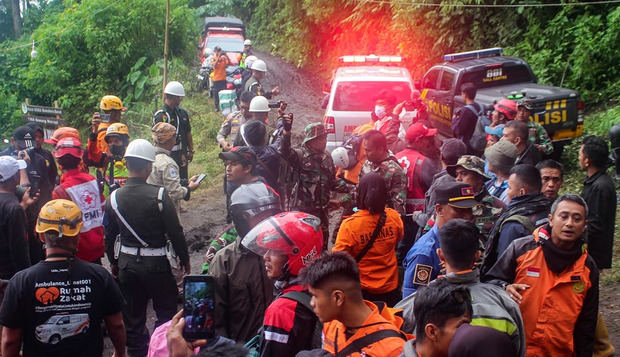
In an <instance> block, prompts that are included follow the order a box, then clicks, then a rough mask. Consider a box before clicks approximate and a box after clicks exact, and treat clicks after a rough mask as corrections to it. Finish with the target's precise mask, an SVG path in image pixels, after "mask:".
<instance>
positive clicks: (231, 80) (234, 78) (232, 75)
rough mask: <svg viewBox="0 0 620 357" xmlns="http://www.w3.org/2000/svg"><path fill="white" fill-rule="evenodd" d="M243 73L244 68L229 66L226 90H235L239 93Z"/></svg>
mask: <svg viewBox="0 0 620 357" xmlns="http://www.w3.org/2000/svg"><path fill="white" fill-rule="evenodd" d="M242 71H243V68H241V67H239V66H229V67H227V68H226V89H234V90H235V92H237V93H238V92H239V90H240V88H241V72H242Z"/></svg>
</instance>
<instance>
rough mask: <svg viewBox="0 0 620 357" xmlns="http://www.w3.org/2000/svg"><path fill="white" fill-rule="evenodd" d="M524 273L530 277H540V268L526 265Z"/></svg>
mask: <svg viewBox="0 0 620 357" xmlns="http://www.w3.org/2000/svg"><path fill="white" fill-rule="evenodd" d="M525 275H527V276H531V277H534V278H538V277H540V268H536V267H528V268H527V272H526V273H525Z"/></svg>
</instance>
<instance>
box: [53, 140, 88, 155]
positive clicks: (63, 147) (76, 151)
mask: <svg viewBox="0 0 620 357" xmlns="http://www.w3.org/2000/svg"><path fill="white" fill-rule="evenodd" d="M83 153H84V149H82V143H81V142H80V140H79V139H76V138H74V137H70V136H69V137H65V138H62V139H60V140H59V141H58V143H57V144H56V148H55V149H54V156H55V157H56V158H59V157H62V156H65V155H71V156H73V157H75V158H78V159H81V158H82V154H83Z"/></svg>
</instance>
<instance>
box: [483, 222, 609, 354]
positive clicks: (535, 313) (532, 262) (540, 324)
mask: <svg viewBox="0 0 620 357" xmlns="http://www.w3.org/2000/svg"><path fill="white" fill-rule="evenodd" d="M547 230H548V228H547V226H542V227H539V228H537V229H536V230H535V231H534V234H533V236H527V237H524V238H520V239H517V240H515V241H513V242H512V243H511V244H510V246H509V247H508V248H507V249H506V251H505V252H504V254H503V255H502V257H501V258H500V260H498V262H497V263H496V264H495V265H494V266H493V268H491V270H490V271H489V273H488V274H487V276H486V278H487V280H488V279H489V278H490V279H491V280H492V281H491V282H499V281H503V282H505V283H509V284H527V285H529V286H530V287H529V288H528V289H526V290H524V291H523V292H521V295H522V296H523V300H522V302H521V304H520V305H519V307H520V308H521V315H522V316H523V324H524V326H525V341H526V345H527V351H526V355H527V356H531V357H534V356H571V355H574V356H592V347H593V343H594V331H595V329H596V321H597V317H598V269H597V268H596V265H595V263H594V260H593V259H592V257H590V256H589V255H588V253H587V250H585V249H584V250H583V253H582V254H581V255H580V256H579V257H578V258H577V260H576V261H574V262H573V263H572V264H570V265H569V266H568V267H566V268H565V269H564V270H563V271H562V272H561V273H559V274H556V273H554V272H553V271H551V269H550V268H549V265H548V264H549V263H548V261H547V260H548V259H553V258H552V257H551V255H549V256H548V258H546V257H545V254H544V253H543V245H544V244H550V242H549V241H550V239H551V238H547V237H548V236H549V234H548V233H547Z"/></svg>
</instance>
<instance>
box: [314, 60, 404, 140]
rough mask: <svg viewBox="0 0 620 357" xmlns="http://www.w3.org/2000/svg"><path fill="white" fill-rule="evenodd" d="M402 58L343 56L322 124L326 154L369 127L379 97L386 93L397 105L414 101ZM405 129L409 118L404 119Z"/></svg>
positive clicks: (331, 88)
mask: <svg viewBox="0 0 620 357" xmlns="http://www.w3.org/2000/svg"><path fill="white" fill-rule="evenodd" d="M401 62H402V59H401V57H400V56H375V55H369V56H342V57H340V63H341V66H340V67H339V68H338V69H336V71H335V72H334V76H333V79H332V82H331V85H330V86H328V88H325V90H324V91H325V92H329V94H328V97H327V98H326V99H327V100H326V103H324V104H326V106H325V105H324V109H325V116H324V118H323V123H324V124H325V129H326V130H327V150H328V151H329V152H331V151H332V150H333V149H335V148H337V147H339V146H341V145H342V143H343V142H344V141H346V139H347V138H348V137H350V136H351V134H352V132H353V130H354V129H355V128H356V127H358V126H360V125H362V124H366V123H369V122H370V121H371V120H372V119H371V118H370V113H371V111H372V110H373V109H374V107H375V100H376V96H377V95H378V94H379V93H380V92H381V91H383V90H387V91H389V92H391V93H392V94H394V96H395V97H396V102H397V103H400V102H403V101H406V100H407V101H409V100H411V93H412V91H413V89H414V88H413V80H412V79H411V75H410V74H409V71H408V70H407V69H406V68H404V67H402V66H401ZM402 120H403V122H404V124H403V125H405V127H407V126H406V122H407V120H409V121H411V118H409V117H408V116H407V115H405V116H404V117H403V118H402Z"/></svg>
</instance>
